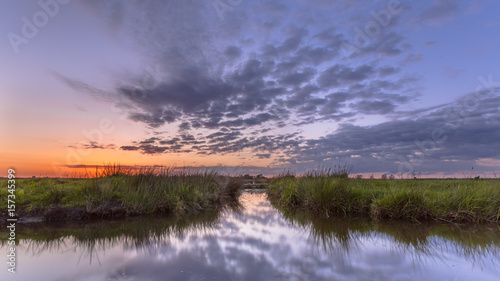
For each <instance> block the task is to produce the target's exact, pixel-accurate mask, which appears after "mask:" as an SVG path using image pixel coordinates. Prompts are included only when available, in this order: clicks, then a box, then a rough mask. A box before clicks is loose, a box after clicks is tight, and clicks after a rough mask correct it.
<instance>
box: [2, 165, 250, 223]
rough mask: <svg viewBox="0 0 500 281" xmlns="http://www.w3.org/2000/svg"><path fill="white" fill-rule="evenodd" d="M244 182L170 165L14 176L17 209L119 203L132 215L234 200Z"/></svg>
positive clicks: (4, 204) (94, 209)
mask: <svg viewBox="0 0 500 281" xmlns="http://www.w3.org/2000/svg"><path fill="white" fill-rule="evenodd" d="M0 185H1V186H5V188H2V189H0V204H1V207H0V211H1V213H2V217H5V216H6V207H7V195H8V192H7V188H6V187H7V180H6V179H5V180H0ZM242 185H243V182H242V180H240V179H238V178H233V177H228V176H223V175H220V174H218V173H217V172H215V171H204V172H175V171H172V170H169V169H154V168H150V169H143V170H140V171H136V172H134V171H132V170H125V169H121V168H119V167H118V168H116V166H111V167H110V168H108V169H105V170H104V171H102V172H101V173H100V174H99V175H97V177H95V178H83V179H52V178H44V179H16V192H15V196H16V198H15V201H16V208H17V209H18V210H24V211H27V212H29V211H33V210H38V211H39V212H42V213H43V211H44V210H47V209H50V208H54V207H62V208H71V207H79V206H83V207H85V210H86V211H87V212H94V213H98V212H100V211H103V210H104V208H106V206H109V205H110V204H112V205H113V206H120V207H122V208H125V209H126V211H127V213H130V214H151V213H157V212H161V213H178V214H181V213H196V212H199V211H201V210H204V209H207V208H212V207H215V206H219V205H221V204H224V203H225V202H228V201H235V200H237V197H238V195H239V192H240V190H241V188H242Z"/></svg>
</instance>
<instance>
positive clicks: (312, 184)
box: [267, 172, 500, 223]
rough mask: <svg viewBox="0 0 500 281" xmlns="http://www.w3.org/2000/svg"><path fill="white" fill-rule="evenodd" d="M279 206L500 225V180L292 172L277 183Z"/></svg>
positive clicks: (274, 195)
mask: <svg viewBox="0 0 500 281" xmlns="http://www.w3.org/2000/svg"><path fill="white" fill-rule="evenodd" d="M267 192H268V198H269V199H270V200H271V202H273V204H274V205H276V206H279V207H285V208H291V209H305V210H308V211H312V212H316V213H321V214H324V215H325V216H327V217H328V216H330V215H340V216H370V217H371V218H373V219H405V220H418V221H421V220H439V221H447V222H466V223H500V180H495V179H480V180H473V179H462V180H444V179H443V180H439V179H432V180H427V179H421V180H382V179H381V180H376V179H354V178H349V177H348V176H346V175H345V174H344V173H340V174H339V173H332V172H315V173H308V174H306V175H305V176H301V177H298V176H295V175H292V174H290V173H288V174H286V175H282V176H279V177H277V178H275V179H273V181H272V183H271V185H270V186H269V188H268V190H267Z"/></svg>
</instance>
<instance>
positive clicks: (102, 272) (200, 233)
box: [0, 193, 500, 281]
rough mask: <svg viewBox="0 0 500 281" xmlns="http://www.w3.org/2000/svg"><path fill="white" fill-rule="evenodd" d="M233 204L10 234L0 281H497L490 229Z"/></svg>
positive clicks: (498, 239) (256, 200)
mask: <svg viewBox="0 0 500 281" xmlns="http://www.w3.org/2000/svg"><path fill="white" fill-rule="evenodd" d="M240 202H241V203H242V206H243V208H240V209H238V208H233V209H232V210H226V211H224V212H223V213H215V212H214V213H209V214H204V215H202V216H196V217H190V218H183V219H179V218H172V217H160V218H158V217H156V218H134V219H128V220H120V221H105V222H92V223H78V224H71V225H68V224H66V225H56V224H50V225H48V224H40V225H32V226H29V227H28V226H23V227H19V228H18V230H17V235H18V237H19V238H20V240H19V245H18V246H17V259H18V260H17V268H16V269H17V273H16V274H12V273H9V272H7V265H5V264H4V266H3V269H2V270H1V271H0V280H30V281H31V280H40V281H41V280H61V281H63V280H64V281H68V280H119V281H126V280H137V281H139V280H140V281H147V280H176V281H177V280H179V281H180V280H189V281H198V280H256V281H257V280H259V281H260V280H384V281H387V280H440V281H444V280H449V281H455V280H457V281H458V280H496V281H498V280H500V278H499V277H498V276H500V230H499V228H498V226H469V227H458V226H454V225H450V224H447V225H443V224H418V223H401V222H385V223H380V222H379V223H376V222H372V221H369V220H364V219H351V220H345V219H344V220H342V219H333V218H328V219H327V218H318V217H316V218H314V217H311V216H308V215H307V214H304V213H295V214H293V215H292V214H285V215H283V214H282V213H280V212H279V211H277V210H276V209H275V208H273V207H272V206H271V205H270V203H269V202H268V201H267V200H266V196H265V194H262V193H253V194H251V193H244V194H243V195H242V196H241V198H240ZM0 235H1V236H0V237H1V240H2V241H3V245H2V246H1V247H0V253H2V255H3V256H5V255H6V254H7V245H6V240H5V239H6V237H7V236H6V235H7V232H5V231H4V230H2V231H1V232H0ZM4 253H5V255H4ZM5 260H6V258H5Z"/></svg>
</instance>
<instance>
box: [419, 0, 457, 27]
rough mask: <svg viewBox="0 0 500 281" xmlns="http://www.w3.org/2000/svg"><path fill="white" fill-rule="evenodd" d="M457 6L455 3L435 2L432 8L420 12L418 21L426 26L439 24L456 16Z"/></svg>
mask: <svg viewBox="0 0 500 281" xmlns="http://www.w3.org/2000/svg"><path fill="white" fill-rule="evenodd" d="M458 12H459V6H458V4H457V1H453V0H437V1H434V2H433V4H432V6H430V7H429V8H428V9H426V10H424V11H422V12H421V13H420V15H419V20H420V21H422V22H424V23H426V24H440V23H442V22H444V21H446V20H449V19H452V18H454V17H455V16H457V15H458Z"/></svg>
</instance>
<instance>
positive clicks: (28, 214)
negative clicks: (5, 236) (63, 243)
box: [0, 201, 168, 224]
mask: <svg viewBox="0 0 500 281" xmlns="http://www.w3.org/2000/svg"><path fill="white" fill-rule="evenodd" d="M15 213H16V217H14V218H17V223H31V222H61V221H82V220H91V219H112V218H123V217H128V216H138V215H143V214H142V213H139V212H135V211H133V210H132V209H131V208H130V207H127V206H125V205H123V204H122V203H120V202H116V201H109V202H105V203H101V204H99V205H98V206H94V207H93V208H92V209H91V210H89V209H88V208H87V207H85V206H74V207H64V206H59V205H54V206H50V207H45V208H41V207H37V208H32V209H30V210H28V208H26V207H21V208H20V209H19V210H17V211H16V212H15ZM157 213H163V214H167V213H168V211H166V210H157ZM8 218H12V217H9V216H8V213H7V210H2V213H1V214H0V224H5V223H7V219H8Z"/></svg>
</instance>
